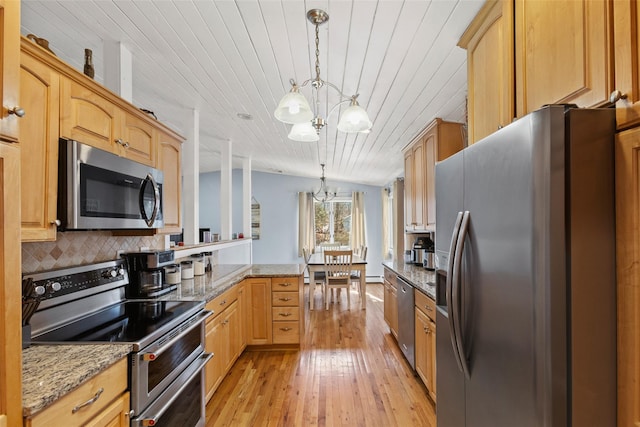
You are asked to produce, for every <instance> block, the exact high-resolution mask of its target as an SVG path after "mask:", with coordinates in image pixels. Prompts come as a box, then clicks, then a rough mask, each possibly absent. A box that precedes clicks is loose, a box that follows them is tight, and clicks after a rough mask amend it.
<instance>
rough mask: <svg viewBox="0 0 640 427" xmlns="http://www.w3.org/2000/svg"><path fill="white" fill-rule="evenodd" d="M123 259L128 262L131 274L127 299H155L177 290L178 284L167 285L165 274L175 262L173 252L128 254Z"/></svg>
mask: <svg viewBox="0 0 640 427" xmlns="http://www.w3.org/2000/svg"><path fill="white" fill-rule="evenodd" d="M122 257H123V258H125V259H126V260H127V271H128V273H129V286H127V287H126V291H125V294H126V297H127V298H130V299H131V298H154V297H158V296H160V295H164V294H166V293H168V292H171V291H172V290H174V289H176V288H177V285H176V284H169V283H167V281H166V279H165V272H164V269H165V267H166V266H169V265H172V264H173V263H174V261H175V256H174V252H173V251H172V250H166V251H148V252H128V253H124V254H122Z"/></svg>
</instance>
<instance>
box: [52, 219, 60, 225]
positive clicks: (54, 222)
mask: <svg viewBox="0 0 640 427" xmlns="http://www.w3.org/2000/svg"><path fill="white" fill-rule="evenodd" d="M49 224H51V225H58V226H59V225H60V224H62V222H60V220H59V219H56V220H55V221H49Z"/></svg>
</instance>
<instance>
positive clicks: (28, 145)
mask: <svg viewBox="0 0 640 427" xmlns="http://www.w3.org/2000/svg"><path fill="white" fill-rule="evenodd" d="M20 101H21V102H22V105H23V106H24V108H25V109H26V110H28V111H29V114H27V115H25V116H24V117H23V118H22V122H21V123H20V145H21V156H20V157H21V165H22V167H21V172H20V173H21V175H20V176H21V178H20V179H21V181H20V183H21V185H22V198H21V203H22V214H21V218H22V241H23V242H26V241H40V240H51V241H55V240H56V214H57V197H58V193H57V191H58V129H59V127H58V124H59V117H60V88H59V74H58V73H57V72H56V71H55V70H53V69H52V68H50V67H48V66H47V65H46V64H44V63H43V62H41V61H39V60H38V59H36V58H34V57H32V56H30V55H29V54H27V53H24V52H23V53H22V54H21V57H20Z"/></svg>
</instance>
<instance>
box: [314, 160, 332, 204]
mask: <svg viewBox="0 0 640 427" xmlns="http://www.w3.org/2000/svg"><path fill="white" fill-rule="evenodd" d="M320 166H322V176H321V177H320V189H319V190H318V191H316V192H315V193H312V195H313V198H314V199H316V200H317V201H318V202H320V203H324V202H328V201H329V200H332V199H333V198H334V197H336V196H337V195H338V193H336V192H335V191H334V192H330V191H329V188H327V180H326V178H325V177H324V163H320Z"/></svg>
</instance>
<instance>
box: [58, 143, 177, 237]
mask: <svg viewBox="0 0 640 427" xmlns="http://www.w3.org/2000/svg"><path fill="white" fill-rule="evenodd" d="M59 154H60V155H59V158H58V188H59V190H58V218H59V219H60V222H61V223H60V225H59V229H60V230H62V231H64V230H113V229H148V228H161V227H163V226H164V221H163V218H162V183H163V174H162V171H159V170H157V169H154V168H152V167H150V166H146V165H143V164H142V163H138V162H134V161H133V160H129V159H126V158H124V157H119V156H116V155H115V154H112V153H109V152H107V151H104V150H101V149H98V148H95V147H91V146H89V145H86V144H82V143H80V142H78V141H73V140H67V139H60V153H59Z"/></svg>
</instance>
